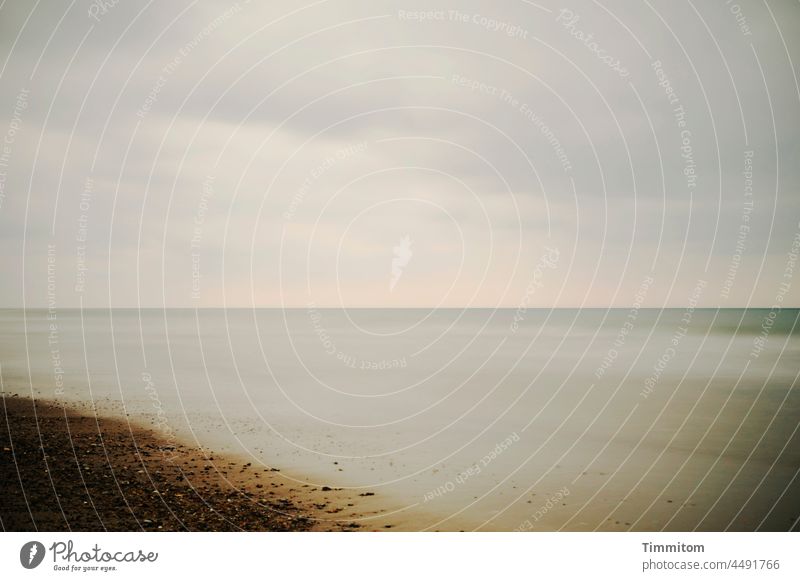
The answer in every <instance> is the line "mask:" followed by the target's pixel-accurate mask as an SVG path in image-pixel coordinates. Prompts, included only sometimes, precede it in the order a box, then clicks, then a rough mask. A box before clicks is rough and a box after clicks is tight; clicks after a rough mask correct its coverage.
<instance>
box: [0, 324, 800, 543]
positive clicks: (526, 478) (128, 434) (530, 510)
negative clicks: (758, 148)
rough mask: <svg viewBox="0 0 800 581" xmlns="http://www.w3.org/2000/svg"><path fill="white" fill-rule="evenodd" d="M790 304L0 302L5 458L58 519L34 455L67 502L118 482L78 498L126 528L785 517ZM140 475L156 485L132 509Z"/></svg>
mask: <svg viewBox="0 0 800 581" xmlns="http://www.w3.org/2000/svg"><path fill="white" fill-rule="evenodd" d="M687 320H688V321H689V323H688V324H687V323H686V321H687ZM765 320H766V321H770V322H771V325H770V326H769V327H768V329H769V333H768V334H766V336H765V331H764V321H765ZM799 320H800V311H797V310H789V309H784V310H783V311H781V312H780V313H779V314H777V316H776V317H774V319H773V318H772V316H771V311H769V310H756V309H750V310H742V309H729V310H714V309H708V310H701V309H698V310H691V311H690V310H687V309H673V310H669V309H667V310H657V309H650V310H645V309H642V310H641V311H638V310H632V309H611V310H602V309H597V310H592V309H577V310H569V309H562V310H553V311H551V310H528V311H526V312H520V311H517V310H513V309H509V310H498V311H494V310H488V309H487V310H466V311H459V310H447V309H445V310H430V311H426V310H413V309H412V310H409V309H406V310H402V309H400V310H391V309H377V310H371V309H364V310H353V311H342V310H336V309H309V310H275V309H272V310H271V309H265V310H254V311H250V310H235V309H234V310H219V309H200V310H182V309H167V310H142V311H137V310H135V309H119V310H113V309H112V310H84V311H79V310H54V311H53V312H50V311H41V310H39V311H37V310H28V311H20V310H6V311H0V323H1V324H0V382H1V385H0V387H2V391H3V393H5V394H6V395H10V394H16V395H17V396H19V397H17V398H8V397H7V398H6V400H5V401H6V402H10V406H11V407H10V408H9V409H12V412H13V413H11V415H10V416H9V418H10V419H11V421H13V422H16V425H17V426H18V427H17V428H15V429H18V430H23V433H25V434H27V435H26V436H25V438H22V439H18V440H17V441H16V442H15V443H14V446H18V445H24V446H26V447H24V448H22V449H19V448H13V449H12V446H11V444H4V446H3V447H4V448H9V449H10V450H11V451H4V462H5V464H4V466H7V467H8V470H5V469H4V473H3V474H4V478H6V480H7V481H8V479H9V478H10V477H9V476H8V474H11V475H12V476H13V475H14V474H16V472H15V467H14V464H13V462H12V461H11V459H10V458H12V457H13V456H14V454H16V457H17V458H18V459H20V458H21V459H24V460H25V463H24V464H25V465H26V466H28V468H27V470H29V472H27V473H26V474H27V476H25V478H23V482H25V481H26V479H29V481H30V482H31V483H32V485H33V486H34V487H35V489H37V490H41V491H44V492H43V493H42V494H44V493H47V494H49V495H50V496H48V495H47V494H44V496H43V497H42V499H41V500H38V501H37V502H35V503H33V504H32V505H31V506H46V507H47V511H49V512H50V513H52V514H51V516H50V517H48V518H50V521H48V522H47V524H45V525H43V526H51V527H55V526H62V527H65V526H66V524H65V522H64V521H65V519H64V518H63V517H61V516H60V510H59V508H58V503H57V502H56V499H55V498H51V497H52V496H53V488H54V486H53V484H51V483H50V480H49V479H50V477H52V478H54V480H55V476H52V475H51V473H50V472H45V470H46V469H48V470H51V471H52V474H55V473H56V472H55V471H56V470H61V469H63V470H66V472H63V473H62V474H61V476H59V482H64V483H66V484H64V486H66V487H68V488H70V489H71V490H73V494H72V496H71V498H74V499H75V500H74V501H70V506H73V507H74V506H79V507H82V510H86V511H89V512H88V513H87V514H89V515H90V516H92V515H93V514H94V512H93V508H92V506H91V502H90V501H89V496H91V498H92V501H95V499H98V500H96V502H98V503H100V505H101V506H102V503H103V501H104V499H105V500H107V501H108V502H109V506H110V507H112V509H113V510H112V511H111V515H113V516H111V515H109V514H104V513H103V517H102V518H98V517H92V518H89V519H88V520H86V524H85V526H86V527H88V528H90V529H91V528H95V529H98V530H100V529H101V528H102V526H103V525H104V524H106V523H109V522H111V523H113V522H115V521H114V519H117V518H119V519H122V520H121V521H120V522H119V523H118V524H117V526H118V527H119V529H118V530H139V529H140V528H144V529H154V530H159V529H158V527H159V526H161V527H163V528H162V529H161V530H165V529H166V530H169V527H172V528H173V529H179V530H183V529H181V527H182V526H184V525H183V524H181V520H180V519H182V518H184V516H180V515H184V513H185V515H188V516H185V518H186V519H187V523H188V524H186V525H185V528H187V529H189V530H201V529H202V528H203V527H205V529H207V530H237V529H236V527H240V528H243V529H246V530H368V531H369V530H381V531H406V530H411V531H461V530H466V531H471V530H480V531H560V530H563V531H594V530H597V531H661V530H664V531H693V530H697V531H724V530H730V531H755V530H767V531H782V530H790V529H793V528H797V527H798V522H800V520H799V519H800V478H799V477H798V474H800V452H799V451H800V429H799V428H800V422H798V418H800V391H798V390H797V388H796V384H797V378H798V369H800V334H798V333H797V332H796V331H795V328H796V325H797V323H798V321H799ZM29 397H34V398H36V399H37V400H38V401H39V402H40V406H43V407H42V412H41V413H40V414H38V416H39V418H40V420H41V419H44V422H42V421H40V422H39V426H40V429H41V427H42V426H44V427H45V428H47V430H45V431H43V432H42V433H45V434H49V435H50V437H51V439H52V440H53V441H55V442H59V444H58V446H57V449H58V450H59V452H57V453H53V454H51V456H52V457H53V458H54V459H55V458H57V459H58V460H59V461H58V462H56V461H55V460H53V461H52V462H50V461H49V460H48V465H47V466H45V465H44V459H43V458H42V457H41V451H39V448H38V446H39V444H38V439H37V438H38V436H37V432H36V431H35V429H36V428H35V426H36V423H35V422H33V421H32V418H33V417H34V416H33V411H32V409H29V406H28V408H26V407H25V404H23V403H18V402H25V401H29V400H27V399H25V398H29ZM48 402H50V404H49V405H48ZM53 406H55V407H53ZM64 409H66V410H67V414H68V417H69V418H70V419H69V430H70V431H69V434H70V435H71V438H72V440H71V441H72V442H73V443H74V442H77V444H75V445H76V447H77V449H78V452H77V458H78V459H79V461H76V460H75V453H74V452H73V451H72V447H71V446H72V444H70V436H68V435H67V431H66V427H67V422H66V420H65V419H64V417H63V416H64ZM20 414H22V415H20ZM21 417H24V418H27V420H25V421H23V420H21V419H20V418H21ZM96 417H97V418H100V419H99V420H97V421H96V420H95V418H96ZM25 422H27V423H25ZM97 422H100V424H99V425H100V428H98V425H97ZM26 426H27V427H26ZM31 426H33V427H31ZM79 428H81V429H79ZM25 430H34V431H32V432H31V431H28V432H25ZM81 430H83V431H81ZM106 432H107V433H108V434H113V437H111V436H106V435H105V434H106ZM101 433H102V434H103V438H102V440H101V439H100V438H99V434H101ZM76 434H77V435H78V436H79V437H77V438H76ZM11 435H12V437H13V436H14V431H13V430H12V434H11ZM141 438H144V439H141ZM140 442H147V445H145V446H143V445H141V444H140ZM173 447H174V450H173V449H172V448H173ZM137 449H138V450H139V453H138V454H137V452H136V451H137ZM14 450H17V452H20V451H21V452H25V453H26V454H25V455H21V456H20V455H19V453H15V452H14ZM107 450H111V451H113V454H111V455H110V458H111V465H112V466H113V471H112V470H111V468H109V467H108V463H109V461H108V460H107V459H106V457H105V454H106V451H107ZM37 454H38V456H37ZM84 457H85V459H84ZM92 458H94V460H93V462H95V464H92V463H91V462H89V460H90V459H92ZM173 462H174V464H173ZM143 463H145V464H147V465H146V466H143V465H142V464H143ZM83 464H88V465H89V466H90V470H89V472H86V473H84V471H83V470H82V469H81V470H80V471H79V470H78V466H83ZM126 467H127V468H126ZM30 470H32V471H30ZM275 470H278V471H275ZM121 471H124V472H125V473H126V476H125V477H124V478H123V477H121V476H120V474H121ZM82 478H83V479H86V480H87V483H89V482H91V483H92V486H94V487H95V489H94V490H95V491H96V494H95V493H93V494H91V495H89V494H87V493H86V491H85V490H84V489H83V484H82V480H81V479H82ZM151 478H152V480H153V482H155V483H156V485H153V484H152V483H151ZM5 486H7V489H8V490H17V489H18V488H19V484H18V479H17V477H16V476H14V478H12V479H11V480H10V481H8V484H7V485H5ZM14 487H16V488H14ZM55 488H56V490H58V487H57V486H56V487H55ZM193 488H194V489H196V490H198V491H199V493H197V494H195V493H194V490H193ZM145 491H146V493H145ZM241 491H243V492H241ZM176 494H181V495H182V496H175V495H176ZM130 495H133V497H132V498H134V499H139V500H144V499H147V501H148V504H146V505H143V507H140V508H137V509H135V510H133V511H132V512H133V513H134V514H132V515H131V514H129V513H130V512H131V510H129V509H128V508H126V504H125V499H126V498H127V497H128V496H130ZM6 496H7V497H8V498H9V499H11V498H13V499H14V500H6V501H5V502H15V503H17V505H18V506H17V509H16V512H15V514H16V515H17V516H16V517H15V519H17V520H15V522H19V523H21V524H19V525H17V524H15V525H14V527H17V526H27V527H32V526H33V525H32V523H31V518H30V517H29V516H28V517H26V516H25V514H26V513H25V500H24V498H22V497H21V493H15V494H7V495H6ZM162 496H163V497H164V498H166V499H169V502H173V501H174V502H178V507H179V510H176V514H177V515H178V516H179V517H180V518H178V517H175V516H173V515H171V513H170V512H169V511H168V510H167V509H166V508H164V507H163V506H162V505H163V504H164V503H163V502H162V500H161V498H162ZM208 498H212V499H217V502H219V503H221V505H222V508H220V507H217V506H214V511H211V510H210V509H207V508H205V505H204V504H203V502H204V501H205V500H206V499H208ZM64 502H65V503H66V502H67V501H66V500H64ZM84 502H86V503H87V504H86V505H84V504H83V503H84ZM189 502H192V503H194V504H191V505H189V504H185V503H189ZM184 504H185V506H184ZM167 505H169V503H167ZM20 507H21V509H20ZM181 507H183V508H181ZM234 509H236V510H238V513H237V512H235V511H234V512H233V513H231V514H233V515H234V516H235V515H236V514H239V517H237V518H233V517H231V518H230V519H228V520H227V521H226V520H224V519H222V518H221V517H217V516H214V515H215V514H217V513H219V514H226V515H227V514H229V512H230V510H234ZM226 510H229V512H225V511H226ZM157 511H160V512H157ZM143 513H147V514H150V513H152V515H153V516H152V517H151V516H140V515H141V514H143ZM20 515H22V516H20ZM119 515H122V516H119ZM201 517H202V518H201ZM212 517H213V518H212ZM87 518H88V517H87ZM26 519H27V520H26ZM144 519H147V520H148V521H151V522H145V520H144ZM237 519H238V520H237ZM106 526H108V525H107V524H106ZM387 527H389V528H387Z"/></svg>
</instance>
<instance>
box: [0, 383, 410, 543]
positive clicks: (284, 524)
mask: <svg viewBox="0 0 800 581" xmlns="http://www.w3.org/2000/svg"><path fill="white" fill-rule="evenodd" d="M0 424H2V425H0V483H2V489H3V494H2V495H0V525H2V529H3V530H5V531H74V532H77V531H367V530H372V531H376V530H383V531H386V530H392V529H394V528H395V527H396V526H397V525H398V523H400V522H401V520H404V518H405V519H407V518H408V515H393V517H390V516H388V515H384V513H385V512H386V510H385V509H383V508H381V507H380V506H379V505H380V504H381V501H380V500H376V499H375V493H369V492H362V493H360V494H359V493H357V492H354V491H352V490H347V489H342V488H337V487H334V486H322V487H316V486H312V485H309V484H304V485H299V484H297V482H296V481H295V480H293V479H291V478H289V477H288V476H284V475H283V474H282V473H281V471H280V469H277V468H265V467H263V466H255V465H253V464H252V463H251V462H246V461H243V460H242V459H240V458H237V457H235V456H234V455H230V454H219V453H217V452H214V451H212V450H209V449H207V448H204V447H199V446H192V445H188V444H185V443H181V442H180V440H178V441H174V439H173V438H170V439H169V440H167V439H166V438H164V437H163V436H160V435H158V434H157V433H156V431H155V430H153V429H150V428H147V427H144V426H142V425H141V424H138V423H136V422H131V421H129V420H127V419H123V418H115V417H108V416H105V415H102V414H97V412H96V411H95V410H92V411H91V412H90V411H82V410H80V409H77V406H75V405H69V404H64V403H61V402H57V401H52V400H42V399H36V400H34V399H31V398H28V397H23V396H18V395H11V394H3V395H2V404H1V405H0ZM367 497H371V498H367Z"/></svg>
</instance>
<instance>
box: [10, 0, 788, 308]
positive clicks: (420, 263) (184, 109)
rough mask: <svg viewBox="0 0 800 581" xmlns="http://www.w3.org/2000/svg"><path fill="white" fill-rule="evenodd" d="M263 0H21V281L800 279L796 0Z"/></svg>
mask: <svg viewBox="0 0 800 581" xmlns="http://www.w3.org/2000/svg"><path fill="white" fill-rule="evenodd" d="M263 4H264V5H262V3H256V2H253V3H248V2H244V1H242V2H238V3H231V2H215V1H202V2H199V1H198V2H183V1H173V2H143V1H135V0H119V1H118V2H117V3H116V4H114V3H113V2H105V4H104V3H102V2H99V1H95V2H89V1H87V0H79V1H73V2H71V3H70V2H56V1H48V0H45V1H37V2H33V1H31V0H6V1H5V2H2V4H1V5H0V6H2V8H0V67H2V68H0V76H1V77H2V79H1V80H0V139H2V140H3V143H2V149H1V150H0V188H1V189H0V240H1V241H2V248H3V252H2V253H0V266H1V267H2V272H3V280H4V282H3V284H2V285H0V306H9V307H19V306H22V305H26V306H29V307H30V306H46V305H47V304H48V302H54V304H56V305H58V306H63V307H67V306H78V305H80V304H82V305H83V306H86V307H100V306H108V305H111V306H136V305H142V306H162V305H166V306H222V305H226V306H251V305H256V306H281V305H286V306H307V305H308V304H310V303H313V304H315V305H317V306H340V305H345V306H435V305H441V306H448V307H464V306H476V307H477V306H491V307H494V306H505V307H512V308H513V307H517V306H519V305H521V304H524V305H528V306H538V307H551V306H558V307H573V306H592V307H603V306H617V307H624V306H628V305H631V304H633V303H634V302H637V301H638V300H641V301H642V302H643V304H644V305H645V306H651V307H659V306H681V305H686V304H688V303H689V302H690V301H691V300H693V299H692V297H693V296H694V297H695V298H698V299H699V304H701V305H703V306H710V307H714V306H723V307H739V306H771V305H773V304H775V303H776V301H782V303H781V304H783V305H784V306H787V305H791V306H800V272H798V271H800V265H794V263H793V261H792V254H791V253H792V249H793V248H794V249H795V250H798V248H800V238H797V237H798V235H799V234H800V226H799V222H800V192H799V191H798V185H800V167H799V166H800V164H799V163H798V160H800V151H798V130H799V129H800V90H798V82H797V66H798V63H800V34H798V33H799V32H800V4H798V3H797V2H796V1H789V0H786V1H776V0H768V1H767V2H764V3H752V2H742V3H741V6H740V5H737V4H734V3H732V2H730V3H729V2H725V1H723V0H719V1H715V2H698V1H694V2H691V1H686V0H677V1H674V0H669V1H666V0H661V1H649V2H648V1H644V2H641V3H639V2H636V3H632V2H628V1H622V0H616V1H612V2H589V1H577V0H576V1H574V2H569V3H566V4H562V3H559V4H554V3H549V2H545V1H543V2H537V3H534V2H529V1H527V0H508V1H503V2H493V1H488V0H484V1H460V2H452V1H451V2H416V3H408V2H404V1H383V0H363V1H353V0H329V1H317V2H309V3H308V4H306V5H305V6H303V4H304V3H302V2H289V1H270V2H265V3H263ZM420 11H423V12H424V13H421V12H420ZM745 172H748V173H747V174H746V173H745ZM748 177H749V178H751V181H748ZM48 277H49V279H50V280H49V281H48ZM651 278H652V283H648V282H647V281H648V280H649V279H651ZM699 281H704V282H705V286H704V289H703V291H702V292H701V293H697V292H695V290H694V289H695V288H696V287H697V286H698V284H700V285H701V286H702V282H699ZM48 282H49V283H50V284H49V285H48ZM643 289H645V290H644V292H643ZM637 296H638V299H637Z"/></svg>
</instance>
